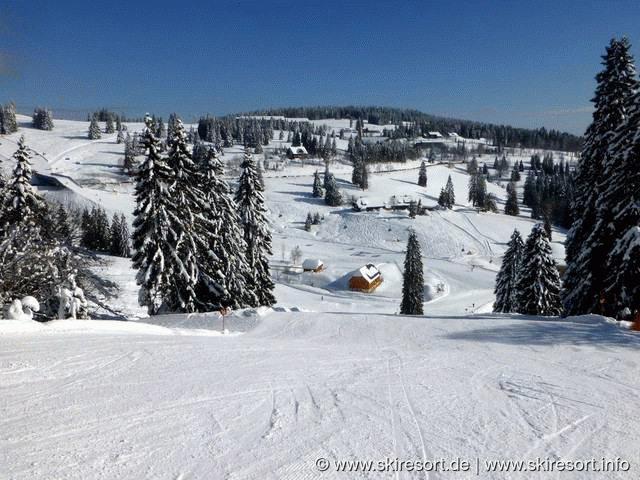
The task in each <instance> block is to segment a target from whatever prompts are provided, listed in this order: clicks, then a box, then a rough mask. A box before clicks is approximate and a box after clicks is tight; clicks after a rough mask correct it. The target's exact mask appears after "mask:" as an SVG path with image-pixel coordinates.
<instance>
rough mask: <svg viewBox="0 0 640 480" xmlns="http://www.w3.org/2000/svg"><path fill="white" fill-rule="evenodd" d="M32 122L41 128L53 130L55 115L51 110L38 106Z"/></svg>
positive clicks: (35, 126)
mask: <svg viewBox="0 0 640 480" xmlns="http://www.w3.org/2000/svg"><path fill="white" fill-rule="evenodd" d="M32 124H33V127H34V128H37V129H39V130H53V115H52V114H51V110H47V109H44V108H39V107H36V108H35V109H34V111H33V117H32Z"/></svg>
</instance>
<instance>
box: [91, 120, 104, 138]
mask: <svg viewBox="0 0 640 480" xmlns="http://www.w3.org/2000/svg"><path fill="white" fill-rule="evenodd" d="M99 138H102V133H101V132H100V125H98V117H97V116H96V115H93V116H92V117H91V122H89V140H98V139H99Z"/></svg>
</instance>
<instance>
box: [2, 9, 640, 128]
mask: <svg viewBox="0 0 640 480" xmlns="http://www.w3.org/2000/svg"><path fill="white" fill-rule="evenodd" d="M622 35H626V36H628V37H629V40H630V41H631V43H632V45H633V48H632V54H633V55H634V57H636V58H639V55H638V52H639V49H638V46H639V45H640V9H639V8H638V5H637V3H636V2H622V1H621V2H616V1H613V2H612V1H606V2H604V1H603V2H590V1H585V0H583V1H579V2H574V1H563V0H555V1H553V2H551V1H548V2H547V1H519V0H511V1H494V2H491V1H419V0H416V1H402V0H397V1H375V0H371V1H368V2H362V1H348V0H343V1H333V0H325V1H323V2H306V1H297V2H293V1H279V0H270V1H268V2H267V1H265V2H263V1H252V0H247V1H226V0H219V1H215V0H214V1H212V2H211V1H210V2H197V1H196V2H193V1H189V2H171V3H170V4H165V2H162V1H161V0H157V1H154V2H146V1H142V0H140V1H136V2H118V1H113V0H112V1H109V2H87V1H83V2H75V1H64V2H55V4H54V2H39V1H32V2H18V1H13V0H5V1H3V2H2V4H1V5H0V101H1V102H4V101H6V100H9V99H12V100H15V101H16V103H17V105H18V110H19V111H23V112H28V111H30V110H31V109H32V108H33V107H34V106H35V105H46V106H49V107H50V108H52V110H53V111H54V116H61V115H63V113H64V114H65V115H68V114H70V113H72V112H74V111H80V112H84V111H88V110H94V109H97V108H100V107H108V108H111V109H113V110H115V111H116V112H123V113H125V114H127V115H135V116H138V115H141V114H144V112H147V111H148V112H153V113H156V114H158V115H161V116H164V117H165V118H166V117H167V116H168V114H169V113H170V112H172V111H175V112H177V113H178V114H180V115H181V116H182V117H183V118H185V119H186V120H192V119H193V118H197V117H198V116H199V115H202V114H205V113H211V114H214V115H221V114H225V113H233V112H239V111H247V110H253V109H259V108H264V107H269V106H294V105H295V106H301V105H346V104H357V105H386V106H394V107H408V108H416V109H419V110H422V111H424V112H427V113H433V114H438V115H444V116H449V117H457V118H466V119H472V120H480V121H486V122H491V123H502V124H510V125H513V126H520V127H540V126H545V127H547V128H555V129H559V130H565V131H569V132H572V133H577V134H582V133H584V130H585V128H586V126H587V125H588V123H589V122H590V119H591V114H590V106H591V103H590V102H589V100H590V98H591V97H592V95H593V91H594V89H595V81H594V76H595V74H596V73H597V72H598V71H599V70H600V69H601V65H600V56H601V55H602V54H603V53H604V49H605V47H606V45H607V44H608V42H609V40H610V39H611V37H613V36H616V37H619V36H622ZM56 112H58V114H57V115H56Z"/></svg>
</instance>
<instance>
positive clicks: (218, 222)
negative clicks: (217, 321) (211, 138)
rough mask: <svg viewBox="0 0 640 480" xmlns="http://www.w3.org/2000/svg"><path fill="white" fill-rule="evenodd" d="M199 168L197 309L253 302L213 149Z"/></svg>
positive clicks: (233, 215)
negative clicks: (200, 208) (202, 204)
mask: <svg viewBox="0 0 640 480" xmlns="http://www.w3.org/2000/svg"><path fill="white" fill-rule="evenodd" d="M199 171H200V177H201V185H202V191H203V195H204V197H203V198H204V200H205V202H206V204H207V209H206V211H205V212H203V216H202V217H203V218H202V220H203V224H202V227H198V231H199V232H200V237H201V238H203V239H204V240H203V242H202V244H203V246H204V249H203V250H202V251H201V253H200V255H199V261H200V265H199V274H200V278H199V281H198V302H199V303H200V305H201V306H200V309H201V310H205V311H206V310H209V311H211V310H217V309H219V308H221V307H231V308H241V307H246V306H250V305H256V304H257V302H258V300H257V299H256V298H255V295H254V294H253V291H252V290H251V289H249V288H247V286H246V279H247V277H248V276H249V267H248V264H247V261H246V259H245V258H244V257H245V256H244V254H243V252H245V250H246V245H245V242H244V239H243V237H242V231H241V229H240V220H239V218H238V212H237V206H236V204H235V202H234V201H233V198H232V197H231V190H230V188H229V185H228V184H227V182H226V181H225V180H224V179H223V173H224V172H223V167H222V162H221V161H220V159H219V158H218V155H217V153H216V151H215V150H214V149H213V148H211V149H209V153H208V155H205V156H204V157H203V160H202V162H201V163H200V164H199ZM204 222H206V223H204Z"/></svg>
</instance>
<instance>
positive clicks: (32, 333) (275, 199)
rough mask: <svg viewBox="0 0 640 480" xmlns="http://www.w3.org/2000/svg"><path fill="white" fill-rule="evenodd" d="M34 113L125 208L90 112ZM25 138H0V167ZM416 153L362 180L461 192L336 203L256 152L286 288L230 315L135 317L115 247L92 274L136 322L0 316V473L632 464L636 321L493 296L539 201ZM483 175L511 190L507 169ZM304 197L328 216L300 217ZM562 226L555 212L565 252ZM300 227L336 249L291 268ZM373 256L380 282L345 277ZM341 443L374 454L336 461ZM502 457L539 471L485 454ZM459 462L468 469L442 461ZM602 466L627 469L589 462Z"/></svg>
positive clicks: (49, 152)
mask: <svg viewBox="0 0 640 480" xmlns="http://www.w3.org/2000/svg"><path fill="white" fill-rule="evenodd" d="M27 120H28V119H27V117H23V118H22V121H23V122H24V123H23V127H22V128H21V131H20V132H19V133H24V134H25V137H26V140H27V144H28V145H29V146H30V147H31V148H33V149H34V150H35V151H37V152H40V153H42V156H41V157H37V159H34V165H35V168H36V169H38V170H40V171H41V172H42V173H47V172H56V171H58V172H60V173H64V174H65V175H69V176H70V177H72V178H73V179H75V180H76V181H78V183H79V186H77V187H74V190H73V191H72V192H71V193H69V194H68V196H67V198H68V199H71V200H73V201H76V202H81V201H91V202H96V203H98V204H101V205H103V206H105V207H106V208H107V209H108V210H110V211H111V212H116V211H122V212H123V213H125V214H128V215H130V213H131V210H132V197H131V188H132V185H131V184H130V183H122V180H123V179H124V177H122V176H121V175H120V173H119V171H118V168H117V165H118V162H119V161H120V157H121V154H122V149H123V147H122V145H116V144H115V136H113V138H111V136H108V135H105V136H103V138H102V139H101V140H98V141H94V142H91V141H89V140H87V139H86V131H87V127H88V122H71V121H61V120H57V121H56V127H55V129H54V131H53V132H39V131H35V130H32V129H30V128H28V127H27V126H26V122H27ZM138 127H139V126H138ZM136 128H137V127H136V126H135V125H131V126H130V130H132V131H135V129H136ZM17 138H18V137H17V135H11V136H9V137H2V138H0V143H1V144H0V158H2V159H3V165H4V166H3V168H5V170H10V168H11V165H9V164H10V161H9V160H8V158H9V157H10V156H11V154H12V153H13V151H14V150H15V141H16V140H17ZM237 153H239V151H233V150H231V151H228V152H227V153H226V154H225V158H226V159H230V158H231V157H233V155H235V154H237ZM518 160H519V159H518ZM482 161H486V162H487V163H488V164H490V163H492V161H493V157H489V156H487V157H486V158H485V159H484V160H482V159H481V160H480V163H481V162H482ZM525 163H526V160H525ZM418 164H419V162H415V163H414V164H407V165H403V166H402V169H398V170H396V171H389V172H387V171H381V172H380V173H372V175H371V176H370V185H371V187H370V189H369V191H367V192H366V193H365V194H364V195H366V196H367V197H370V198H376V197H379V198H388V197H389V196H391V195H394V194H395V195H413V196H415V198H416V199H420V200H422V203H423V204H425V205H427V204H430V203H433V202H434V201H435V199H437V196H438V193H439V191H440V189H441V188H442V187H443V186H444V184H445V182H446V179H447V176H448V175H449V174H451V176H452V180H453V182H454V187H455V193H456V206H455V207H454V209H453V211H440V212H437V211H434V212H430V213H429V215H427V216H420V217H418V218H416V219H415V220H411V219H409V218H408V217H407V216H406V213H404V212H388V211H381V212H369V213H356V212H354V211H352V210H351V209H350V207H349V206H348V205H347V206H343V207H338V208H330V207H327V206H325V205H324V204H323V203H322V201H321V200H318V199H314V198H313V197H312V196H311V184H312V174H313V172H314V171H315V169H316V168H318V167H316V166H309V165H306V166H295V165H294V166H289V167H287V168H286V169H285V170H284V171H273V172H272V171H268V172H266V184H267V203H268V207H269V209H270V222H271V228H272V231H273V234H274V248H273V251H274V255H273V258H272V273H273V276H274V278H275V279H276V281H277V285H276V292H275V293H276V297H277V299H278V304H277V305H276V306H275V307H274V308H273V309H265V308H262V309H257V310H246V311H238V312H234V314H233V315H232V316H230V317H229V318H227V319H226V325H225V327H226V328H227V329H228V330H229V333H228V334H221V333H220V330H221V329H222V325H221V320H220V319H219V318H218V316H217V315H216V314H213V313H211V314H197V315H166V316H157V317H154V318H148V317H146V315H145V312H144V309H141V308H140V307H138V306H137V305H136V300H137V291H136V287H135V282H134V278H133V271H132V270H131V267H130V262H129V261H128V260H125V259H115V258H110V257H107V262H108V264H107V266H105V267H102V274H103V275H104V276H105V277H107V278H109V279H110V280H112V281H114V282H116V283H117V284H118V285H119V287H120V294H119V295H118V297H117V298H114V299H109V305H110V306H111V307H112V308H113V310H114V311H116V312H118V313H119V314H121V315H122V316H123V317H127V318H129V319H130V320H131V321H128V322H123V321H109V320H92V321H56V322H50V323H48V324H39V323H35V322H34V323H24V322H15V321H0V345H1V347H0V478H8V479H32V478H48V479H62V478H64V479H87V478H92V479H93V478H95V479H115V478H139V479H142V478H153V479H156V478H158V479H189V478H191V479H218V478H228V479H271V478H272V479H299V478H430V479H433V478H451V479H459V478H487V479H492V478H576V479H582V478H600V477H602V478H630V479H631V478H638V477H639V476H640V464H639V462H640V460H639V459H640V420H638V417H637V405H638V404H639V401H640V398H639V397H640V381H639V380H638V375H637V370H636V369H637V368H638V366H639V363H638V360H637V358H638V353H639V352H640V341H638V336H637V334H635V333H634V332H631V331H629V330H627V329H625V328H622V327H620V326H618V325H616V324H615V323H611V322H608V321H607V320H606V319H603V318H602V317H597V316H588V317H572V318H567V319H559V318H540V317H525V316H521V315H504V314H492V313H490V312H491V304H492V302H493V300H494V295H493V286H494V279H495V274H496V272H497V270H498V269H499V266H500V258H501V255H502V253H503V252H504V250H505V246H506V242H507V241H508V239H509V236H510V235H511V232H512V231H513V229H514V228H516V227H517V228H518V229H519V230H520V232H521V233H522V235H523V236H526V235H528V233H529V231H530V229H531V227H532V226H533V224H534V222H533V221H532V220H531V219H529V218H528V215H529V212H528V211H527V210H526V209H523V212H522V215H521V216H520V217H508V216H505V215H503V214H490V213H477V212H476V211H475V210H474V209H472V208H471V207H470V205H469V203H468V202H467V201H466V200H467V181H468V177H467V175H466V174H465V173H464V169H463V168H462V167H459V166H455V167H454V168H452V169H449V168H448V167H447V166H445V165H433V166H429V168H428V187H427V188H426V189H423V188H421V187H418V186H417V185H416V181H417V176H418V171H417V166H418ZM332 171H333V172H334V173H335V175H336V177H337V179H338V182H339V184H340V187H341V188H343V191H344V193H345V194H347V195H352V194H353V195H363V194H362V193H361V192H358V191H357V190H355V189H353V188H352V187H351V185H350V183H349V180H350V178H351V169H350V168H349V167H348V166H346V165H341V164H340V163H335V164H334V165H333V166H332ZM489 191H492V192H493V193H495V194H496V196H497V197H498V199H499V201H502V202H503V201H504V198H505V196H506V195H505V191H504V188H502V187H500V186H497V185H489ZM82 199H85V200H82ZM308 212H311V213H312V214H313V213H316V212H318V213H319V214H320V215H322V216H324V219H323V221H322V223H321V224H320V225H319V226H314V227H313V228H312V231H311V232H306V231H305V230H304V229H303V225H304V220H305V217H306V215H307V213H308ZM409 226H412V227H413V228H414V229H415V230H416V232H417V234H418V238H419V240H420V243H421V247H422V254H423V257H424V258H423V262H424V270H425V300H426V302H425V305H424V309H425V315H424V316H422V317H406V316H400V315H398V314H397V312H398V310H399V304H400V291H401V283H402V268H403V267H402V265H403V263H402V262H403V260H404V253H403V250H404V249H405V246H406V241H407V228H408V227H409ZM563 240H564V232H562V231H559V230H554V232H553V242H554V243H553V248H554V252H555V254H556V256H557V258H558V260H562V258H563V256H564V250H563V247H562V242H563ZM296 246H298V247H299V248H300V250H301V251H302V259H305V258H316V259H322V260H323V261H324V262H325V264H326V266H327V268H326V270H325V271H323V272H321V273H303V274H301V273H295V271H294V273H292V270H291V268H289V267H290V265H291V262H290V254H291V251H292V250H293V249H294V248H295V247H296ZM367 263H374V264H376V265H377V266H378V267H379V269H380V271H381V272H382V275H383V278H384V282H383V284H382V285H381V286H380V288H378V289H377V290H376V291H375V292H374V293H372V294H362V293H355V292H351V291H349V290H348V288H347V280H348V276H349V273H350V272H352V271H353V270H355V269H358V268H360V267H361V266H363V265H365V264H367ZM325 459H326V460H327V461H328V464H327V466H328V468H327V469H326V471H321V470H322V469H324V467H325V464H324V463H323V461H324V460H325ZM603 459H604V461H605V464H604V465H603V463H602V462H603ZM352 460H353V461H362V462H373V464H372V465H368V466H367V465H366V464H361V465H360V471H352V472H350V473H349V472H344V471H342V472H340V471H338V470H339V465H338V464H337V463H336V462H341V461H352ZM493 460H505V461H520V460H522V461H525V462H531V463H526V464H525V465H524V466H525V467H527V468H529V469H531V468H536V469H537V470H538V471H539V472H541V473H532V472H531V471H529V472H519V473H513V472H511V473H507V472H502V473H497V472H491V471H488V470H489V469H488V467H487V465H486V462H488V461H493ZM403 461H404V462H415V463H416V464H419V463H426V464H427V467H431V468H427V469H420V468H417V465H413V468H410V466H409V465H407V464H406V463H405V464H404V465H400V462H403ZM456 461H457V462H458V463H457V465H455V464H453V465H452V464H451V463H450V462H456ZM428 462H433V463H435V462H438V463H437V464H436V465H433V463H428ZM443 462H444V465H443ZM462 462H468V463H469V465H468V469H467V471H442V470H443V468H442V467H443V466H444V467H447V468H450V467H452V466H453V467H458V468H457V470H460V469H462V470H465V468H464V467H465V465H466V464H465V463H462ZM558 462H567V464H564V470H565V471H559V470H560V469H561V468H562V467H561V466H559V465H561V464H560V463H558ZM568 462H577V463H572V464H571V465H572V467H573V468H568V467H567V465H568ZM606 462H609V463H606ZM401 466H402V467H403V468H402V471H399V470H401V469H400V467H401ZM436 466H438V468H437V469H438V471H434V470H435V467H436ZM603 466H604V467H607V468H608V469H609V470H613V469H617V470H618V471H609V472H606V473H603V472H594V470H596V469H600V470H602V469H603ZM370 467H372V468H370ZM626 467H628V469H627V468H626ZM551 468H553V471H549V470H550V469H551ZM363 469H370V471H362V470H363ZM383 470H384V471H383ZM410 470H413V471H410ZM418 470H423V471H418ZM426 470H431V471H426ZM566 470H572V471H566ZM623 470H626V471H623Z"/></svg>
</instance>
